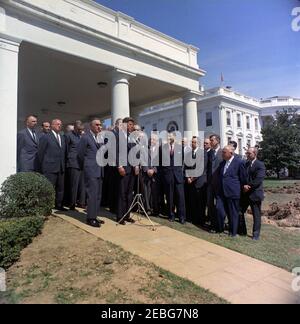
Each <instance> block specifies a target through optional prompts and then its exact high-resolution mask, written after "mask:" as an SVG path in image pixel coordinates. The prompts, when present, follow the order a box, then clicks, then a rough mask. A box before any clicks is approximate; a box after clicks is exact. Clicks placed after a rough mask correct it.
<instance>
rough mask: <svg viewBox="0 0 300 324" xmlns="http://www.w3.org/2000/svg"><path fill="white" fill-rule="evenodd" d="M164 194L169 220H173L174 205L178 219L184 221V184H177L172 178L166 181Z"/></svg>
mask: <svg viewBox="0 0 300 324" xmlns="http://www.w3.org/2000/svg"><path fill="white" fill-rule="evenodd" d="M165 192H166V195H167V209H168V216H169V219H172V220H174V219H175V214H174V205H176V209H177V214H178V218H179V219H180V221H185V218H186V217H185V199H184V183H177V182H176V180H175V179H174V178H173V179H168V181H166V182H165Z"/></svg>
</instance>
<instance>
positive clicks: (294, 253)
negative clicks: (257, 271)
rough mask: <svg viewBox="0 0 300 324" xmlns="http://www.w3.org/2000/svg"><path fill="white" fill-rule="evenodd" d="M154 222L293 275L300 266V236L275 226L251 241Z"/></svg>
mask: <svg viewBox="0 0 300 324" xmlns="http://www.w3.org/2000/svg"><path fill="white" fill-rule="evenodd" d="M152 219H153V221H155V222H157V223H159V224H162V225H166V226H169V227H171V228H173V229H175V230H178V231H182V232H184V233H186V234H189V235H192V236H195V237H198V238H201V239H203V240H206V241H209V242H211V243H215V244H217V245H221V246H223V247H226V248H228V249H231V250H234V251H237V252H240V253H243V254H245V255H248V256H250V257H253V258H255V259H258V260H261V261H264V262H267V263H270V264H273V265H275V266H278V267H280V268H284V269H286V270H288V271H291V270H292V269H293V268H295V267H299V266H300V232H296V231H288V230H283V229H280V228H277V227H275V226H273V225H262V235H261V240H260V241H258V242H254V241H252V239H251V238H250V237H238V238H236V239H232V238H229V237H228V235H226V234H210V233H208V232H206V231H204V230H202V229H200V228H198V227H196V226H194V225H192V224H189V223H187V224H186V225H184V226H183V225H181V224H179V223H177V222H174V223H170V222H169V221H168V220H167V219H165V218H152ZM247 222H248V233H249V234H251V233H252V230H251V226H252V221H251V217H249V219H248V220H247Z"/></svg>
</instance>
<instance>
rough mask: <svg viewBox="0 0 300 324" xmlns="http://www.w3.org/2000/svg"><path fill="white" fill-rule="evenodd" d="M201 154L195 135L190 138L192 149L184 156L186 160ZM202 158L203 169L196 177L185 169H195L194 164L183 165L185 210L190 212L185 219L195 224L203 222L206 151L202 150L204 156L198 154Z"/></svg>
mask: <svg viewBox="0 0 300 324" xmlns="http://www.w3.org/2000/svg"><path fill="white" fill-rule="evenodd" d="M197 154H201V151H200V148H199V143H198V139H197V137H193V139H192V151H190V152H188V153H187V155H188V156H186V159H185V160H187V161H195V163H196V155H197ZM201 158H204V170H203V173H202V174H201V175H199V176H197V177H189V176H188V174H187V172H186V171H187V170H195V169H196V164H194V165H193V166H187V165H186V166H185V173H186V174H185V177H186V185H187V197H186V207H187V208H186V211H187V213H190V215H189V216H188V215H187V219H191V221H192V223H193V224H195V225H204V224H205V209H206V182H207V174H206V173H207V153H206V151H205V152H204V156H203V157H202V156H200V159H201Z"/></svg>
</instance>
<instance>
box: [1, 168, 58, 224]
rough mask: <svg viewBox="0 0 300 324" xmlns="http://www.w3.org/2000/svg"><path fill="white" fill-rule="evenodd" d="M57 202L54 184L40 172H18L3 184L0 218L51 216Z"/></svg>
mask: <svg viewBox="0 0 300 324" xmlns="http://www.w3.org/2000/svg"><path fill="white" fill-rule="evenodd" d="M54 203H55V190H54V188H53V185H52V184H51V183H50V182H49V181H48V180H47V179H46V178H45V177H44V176H42V175H41V174H38V173H32V172H28V173H17V174H14V175H12V176H10V177H9V178H7V180H6V181H4V183H3V184H2V186H1V193H0V219H1V218H19V217H31V216H49V215H51V212H52V208H53V207H54Z"/></svg>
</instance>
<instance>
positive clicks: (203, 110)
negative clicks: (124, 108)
mask: <svg viewBox="0 0 300 324" xmlns="http://www.w3.org/2000/svg"><path fill="white" fill-rule="evenodd" d="M197 109H198V114H197V116H198V125H199V130H200V131H204V132H205V136H206V137H208V136H209V135H211V134H218V135H220V136H221V145H222V146H225V145H226V144H227V143H228V142H229V141H230V140H234V141H236V142H237V143H238V153H239V154H240V155H243V154H244V148H246V147H247V146H254V145H257V144H259V143H260V142H261V141H262V136H261V129H262V127H263V118H265V117H266V116H273V117H275V116H276V112H277V111H283V110H288V111H294V110H297V109H298V111H299V113H300V99H295V98H290V97H274V98H270V99H265V100H258V99H255V98H251V97H249V96H246V95H243V94H240V93H238V92H236V91H233V90H231V89H228V88H223V87H218V88H213V89H210V90H206V91H204V92H203V93H202V96H201V97H200V98H199V100H198V108H197ZM139 122H140V124H141V126H143V127H144V128H145V132H147V133H148V134H150V133H151V131H152V130H158V131H162V130H168V131H172V130H173V131H174V130H178V131H180V132H183V131H184V118H183V101H182V100H175V101H171V102H170V103H166V104H164V105H158V106H153V107H150V108H148V109H146V110H145V111H144V112H143V113H142V114H141V115H140V117H139Z"/></svg>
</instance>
